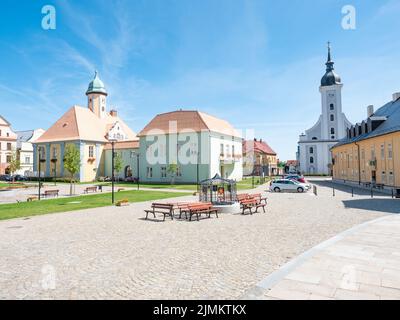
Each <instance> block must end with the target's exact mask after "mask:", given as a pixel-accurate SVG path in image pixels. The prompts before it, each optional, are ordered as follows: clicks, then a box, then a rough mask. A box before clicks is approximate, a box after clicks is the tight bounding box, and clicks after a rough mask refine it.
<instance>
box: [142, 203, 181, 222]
mask: <svg viewBox="0 0 400 320" xmlns="http://www.w3.org/2000/svg"><path fill="white" fill-rule="evenodd" d="M144 212H146V219H147V218H148V215H149V213H151V214H153V216H154V218H156V213H161V214H163V215H164V219H163V221H165V216H170V217H171V220H174V205H173V204H168V203H153V204H152V205H151V209H150V210H144Z"/></svg>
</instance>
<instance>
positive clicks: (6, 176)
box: [0, 174, 11, 181]
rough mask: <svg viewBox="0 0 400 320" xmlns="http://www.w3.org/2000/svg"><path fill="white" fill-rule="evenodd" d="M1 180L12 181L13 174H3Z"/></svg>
mask: <svg viewBox="0 0 400 320" xmlns="http://www.w3.org/2000/svg"><path fill="white" fill-rule="evenodd" d="M0 181H11V176H10V175H9V174H3V175H1V176H0Z"/></svg>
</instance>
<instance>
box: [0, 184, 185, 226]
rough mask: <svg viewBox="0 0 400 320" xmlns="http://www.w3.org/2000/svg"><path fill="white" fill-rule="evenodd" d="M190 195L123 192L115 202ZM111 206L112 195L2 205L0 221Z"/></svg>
mask: <svg viewBox="0 0 400 320" xmlns="http://www.w3.org/2000/svg"><path fill="white" fill-rule="evenodd" d="M184 195H190V193H182V192H179V193H176V192H162V191H142V190H140V191H121V192H118V193H115V201H118V200H123V199H127V200H128V201H129V202H142V201H151V200H158V199H168V198H174V197H180V196H184ZM110 205H111V193H103V194H95V195H89V196H77V197H66V198H59V199H50V200H43V201H34V202H21V203H12V204H3V205H0V220H6V219H13V218H21V217H29V216H36V215H42V214H48V213H57V212H67V211H76V210H82V209H90V208H99V207H106V206H110Z"/></svg>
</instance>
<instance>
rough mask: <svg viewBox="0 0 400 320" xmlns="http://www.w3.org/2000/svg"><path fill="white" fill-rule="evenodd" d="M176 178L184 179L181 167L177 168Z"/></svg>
mask: <svg viewBox="0 0 400 320" xmlns="http://www.w3.org/2000/svg"><path fill="white" fill-rule="evenodd" d="M176 176H177V177H182V171H181V167H180V166H177V167H176Z"/></svg>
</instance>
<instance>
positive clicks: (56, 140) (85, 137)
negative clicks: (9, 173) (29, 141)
mask: <svg viewBox="0 0 400 320" xmlns="http://www.w3.org/2000/svg"><path fill="white" fill-rule="evenodd" d="M107 95H108V94H107V91H106V88H105V86H104V84H103V82H102V81H101V80H100V78H99V76H98V74H97V72H96V74H95V77H94V79H93V81H91V82H90V83H89V87H88V90H87V91H86V96H87V102H88V105H87V107H80V106H76V105H75V106H73V107H71V108H70V109H69V110H68V111H67V112H66V113H65V114H64V115H63V116H62V117H61V118H60V119H59V120H57V121H56V122H55V123H54V124H53V125H52V126H51V127H50V128H49V129H48V130H47V131H46V132H44V133H43V134H42V135H41V136H40V137H39V138H38V139H36V140H35V141H34V147H33V154H34V157H33V158H34V164H33V170H34V172H35V174H36V175H37V173H38V171H39V167H40V172H42V173H43V176H44V177H49V178H64V177H69V176H70V174H69V173H68V172H66V170H64V154H65V150H66V148H67V146H68V145H70V144H73V145H75V146H76V148H77V149H78V150H79V152H80V170H79V172H78V173H77V174H76V175H75V178H76V179H77V180H79V181H82V182H90V181H94V180H96V179H97V178H99V177H101V176H104V174H105V167H104V166H105V159H104V157H105V153H104V151H105V148H106V147H107V146H108V145H110V141H111V140H115V141H116V142H115V145H116V146H118V145H119V144H123V143H126V142H134V141H137V140H138V139H137V137H136V134H135V133H134V132H133V131H132V130H131V129H130V128H129V127H128V126H127V125H126V124H125V122H124V121H123V120H122V119H121V118H120V117H118V114H117V112H116V111H115V110H111V111H108V110H107ZM39 158H40V159H41V161H39Z"/></svg>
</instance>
